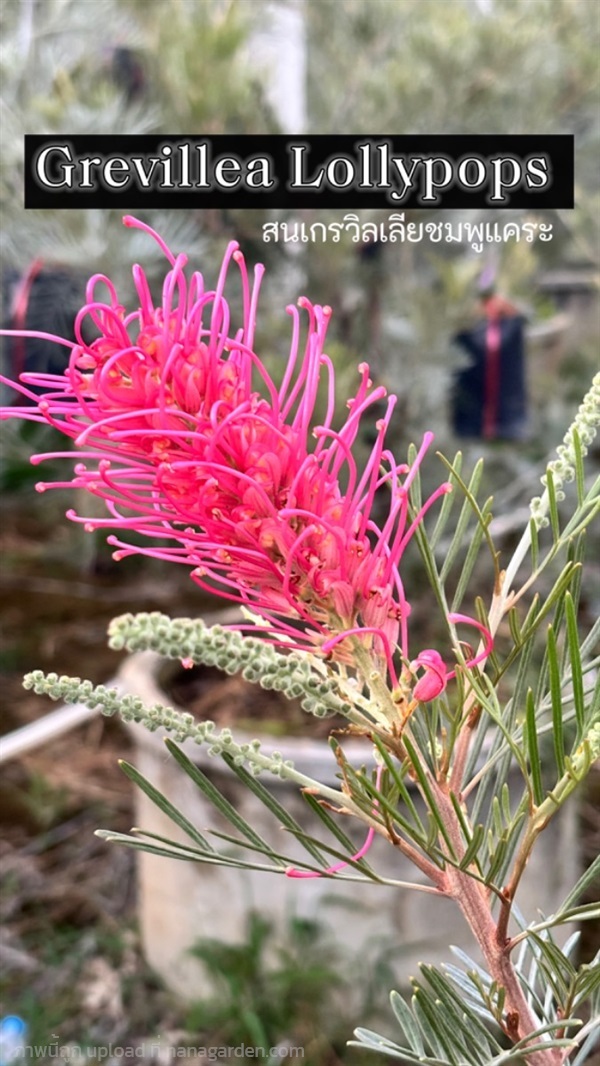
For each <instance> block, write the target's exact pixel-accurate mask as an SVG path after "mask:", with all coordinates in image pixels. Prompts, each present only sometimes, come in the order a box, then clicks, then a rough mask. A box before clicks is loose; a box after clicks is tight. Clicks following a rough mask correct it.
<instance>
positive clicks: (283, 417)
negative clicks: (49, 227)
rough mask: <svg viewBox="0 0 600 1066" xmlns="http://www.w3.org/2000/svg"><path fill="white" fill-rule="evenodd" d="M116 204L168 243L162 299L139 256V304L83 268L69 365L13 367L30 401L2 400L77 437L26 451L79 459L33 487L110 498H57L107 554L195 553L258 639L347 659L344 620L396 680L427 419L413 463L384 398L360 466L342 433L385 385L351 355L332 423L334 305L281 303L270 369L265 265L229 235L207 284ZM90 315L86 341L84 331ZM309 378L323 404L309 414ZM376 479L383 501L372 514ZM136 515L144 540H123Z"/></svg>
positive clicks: (205, 581)
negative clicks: (382, 508) (396, 444)
mask: <svg viewBox="0 0 600 1066" xmlns="http://www.w3.org/2000/svg"><path fill="white" fill-rule="evenodd" d="M124 221H125V224H126V225H128V226H135V227H137V228H139V229H142V230H144V231H146V232H147V233H149V234H150V235H151V236H152V237H153V238H154V239H155V240H156V241H157V242H158V243H159V245H160V247H161V248H162V250H163V252H164V254H165V256H166V258H167V260H168V263H169V270H168V271H167V274H166V277H165V280H164V284H163V290H162V301H161V303H160V304H159V305H158V306H155V304H154V302H153V300H152V297H151V294H150V288H149V285H148V281H147V278H146V276H145V274H144V272H143V270H142V269H141V267H139V266H137V265H136V266H134V268H133V279H134V283H135V287H136V291H137V295H138V300H139V306H138V307H137V308H136V309H135V310H133V311H126V310H125V308H124V307H123V306H122V305H121V303H120V301H119V299H118V296H117V292H116V290H115V287H114V285H113V284H112V282H111V281H110V280H109V279H108V278H107V277H104V276H103V275H94V276H93V277H92V278H91V279H90V281H89V283H88V287H87V293H86V299H87V302H86V304H85V306H84V307H83V308H82V309H81V311H80V312H79V314H78V316H77V318H76V321H75V336H76V342H75V343H71V342H69V341H66V340H64V339H62V338H60V337H51V338H50V339H53V340H55V341H56V342H57V343H59V344H63V345H66V346H67V347H69V348H70V349H71V352H70V357H69V361H68V365H67V366H66V368H65V371H64V373H63V374H43V373H39V374H34V373H29V374H23V375H22V376H21V379H20V383H18V384H15V383H11V382H8V383H9V384H13V386H14V387H15V388H16V389H18V390H19V391H20V393H21V394H23V395H24V396H25V397H26V398H27V401H28V405H27V406H22V407H18V406H11V407H9V408H6V409H5V410H4V411H3V412H2V417H18V418H22V419H30V420H34V421H41V422H47V423H50V424H51V425H53V426H55V427H56V428H57V429H59V430H60V431H61V432H62V433H63V434H65V436H67V437H69V438H71V439H72V441H73V442H74V448H73V450H69V451H65V452H53V453H47V454H45V455H38V456H34V457H33V459H32V462H36V463H37V462H40V461H42V460H43V459H47V458H55V457H57V456H61V457H65V458H75V460H76V462H75V466H74V476H73V477H72V478H71V479H70V480H68V481H66V482H57V483H54V484H53V485H47V484H44V483H42V484H40V485H38V488H39V490H40V491H43V490H44V489H46V488H49V487H59V486H60V487H65V486H69V487H72V488H78V489H85V490H87V491H88V492H89V493H90V494H92V495H93V496H96V497H98V498H100V499H102V500H104V501H105V503H106V506H107V510H108V515H107V517H105V518H96V517H94V518H93V519H90V518H85V517H82V516H80V515H78V514H76V513H75V512H74V511H69V512H68V515H69V517H70V518H72V519H73V520H74V521H77V522H82V523H84V525H85V528H86V529H88V530H93V529H96V528H102V529H108V530H110V531H111V535H110V536H109V541H110V542H111V543H112V544H113V545H114V546H115V547H116V549H117V551H116V552H115V555H116V557H117V558H123V557H124V556H126V555H129V554H133V553H137V554H145V555H149V556H153V557H156V558H160V559H165V560H170V561H174V562H178V563H181V564H183V565H185V566H187V567H190V569H191V576H192V577H193V579H194V581H196V582H197V584H198V585H199V586H201V587H202V588H206V589H209V590H210V591H212V592H214V591H218V592H219V594H220V595H221V596H225V597H226V598H228V599H230V600H234V601H236V602H240V603H243V604H245V605H247V607H249V608H250V609H252V610H253V611H254V612H256V613H257V614H258V615H259V616H260V619H261V620H262V621H259V622H257V624H258V625H263V628H264V630H265V633H266V634H267V635H268V637H269V639H280V640H283V641H286V642H288V643H289V644H290V645H291V646H296V647H309V648H311V650H314V649H315V646H317V647H321V649H322V650H323V651H324V652H325V653H327V652H330V653H332V654H333V655H334V656H336V657H337V658H341V659H343V658H344V657H345V656H348V654H349V651H350V645H349V644H348V641H349V639H350V638H355V639H356V640H358V641H360V642H362V643H363V644H366V645H367V646H368V647H369V648H370V650H371V651H372V652H373V654H374V655H375V656H376V657H377V658H380V659H381V662H382V666H384V667H387V668H388V669H389V670H390V673H391V676H392V679H393V680H395V674H394V664H393V657H394V654H395V650H396V648H397V646H399V647H400V651H401V653H402V656H403V657H404V661H405V662H407V661H408V629H407V621H408V615H409V605H408V603H407V601H406V597H405V594H404V589H403V585H402V580H401V576H400V571H399V563H400V559H401V557H402V554H403V552H404V550H405V547H406V545H407V543H408V541H409V540H410V538H411V537H412V535H413V533H414V531H415V529H416V528H417V526H418V524H419V522H420V521H421V520H422V518H423V515H424V514H425V512H426V511H427V509H428V508H429V507H430V506H431V504H432V503H433V502H434V500H436V499H437V498H438V497H439V496H440V495H442V494H443V493H445V492H446V491H448V490H449V486H448V485H447V484H443V485H441V486H440V487H439V488H438V489H437V490H436V491H435V492H434V493H433V495H432V496H431V497H430V498H429V499H428V500H427V501H426V503H425V504H424V506H423V507H422V508H421V510H420V511H419V513H418V515H417V516H416V517H413V518H412V520H411V519H410V517H409V500H408V490H409V488H410V485H411V482H412V481H413V479H414V477H415V475H416V473H417V470H418V467H419V465H420V463H421V462H422V459H423V456H424V454H425V452H426V450H427V448H428V447H429V444H430V442H431V439H432V435H431V434H426V435H425V438H424V440H423V443H422V446H421V448H420V450H419V452H418V454H417V457H416V460H415V462H414V463H413V465H412V466H411V467H410V468H409V467H407V466H406V465H400V464H398V463H396V461H395V459H394V458H393V456H392V455H391V453H390V451H389V450H388V449H386V446H385V437H386V432H387V430H388V426H389V423H390V419H391V417H392V411H393V408H394V404H395V397H394V396H390V397H387V402H386V409H385V413H384V414H383V417H381V418H380V420H379V421H378V422H377V432H376V438H375V442H374V444H373V446H372V450H371V452H370V455H369V456H368V459H367V460H366V462H365V464H364V466H363V468H362V469H360V470H359V469H358V467H357V462H356V459H355V455H354V452H353V446H354V444H355V441H356V438H357V435H358V434H359V430H360V427H361V420H362V419H363V418H364V416H365V415H366V414H367V412H369V410H370V409H371V408H373V406H374V405H375V404H377V403H380V402H381V401H383V400H384V398H386V390H385V389H384V388H383V387H381V386H377V387H374V386H373V384H372V383H371V381H370V379H369V370H368V367H367V366H366V364H362V365H361V366H360V367H359V375H360V378H359V383H358V388H357V391H356V394H355V396H354V397H353V398H352V399H351V400H349V401H348V408H349V411H348V414H347V417H346V419H345V421H344V424H343V425H342V426H341V428H338V429H336V428H334V410H335V382H334V372H333V367H332V364H331V361H330V359H329V358H328V356H327V355H326V354H325V353H324V343H325V336H326V331H327V326H328V322H329V319H330V316H331V310H330V308H328V307H321V306H318V305H313V304H312V303H310V302H309V301H308V300H307V299H304V298H303V299H301V300H299V302H298V306H297V307H288V308H287V312H288V314H289V315H290V317H291V321H292V330H291V332H292V340H291V346H290V351H289V356H288V360H287V365H286V368H285V371H284V374H283V379H282V382H281V384H280V385H279V386H276V385H275V383H274V382H273V380H272V378H271V376H270V375H269V373H268V372H267V370H266V368H265V366H264V364H263V362H262V361H261V359H260V358H259V357H258V355H257V354H256V351H255V346H254V333H255V324H256V315H257V303H258V294H259V288H260V283H261V279H262V275H263V267H262V266H257V267H255V269H254V276H253V278H252V279H251V278H250V277H249V275H248V270H247V267H246V263H245V260H244V257H243V255H242V253H241V252H240V250H239V247H238V245H237V244H236V243H235V242H232V243H231V244H230V245H229V246H228V248H227V250H226V252H225V256H224V259H223V263H222V266H221V269H220V273H219V276H218V280H217V284H216V286H215V288H214V290H213V289H207V288H206V287H205V284H204V280H203V278H202V275H201V274H199V273H192V274H191V276H190V277H187V276H186V273H185V267H186V264H187V260H186V257H185V256H184V255H178V256H174V255H173V254H172V253H171V251H170V250H169V249H168V248H167V246H166V245H165V244H164V242H163V241H162V240H161V238H160V237H159V236H158V235H157V234H156V233H154V231H153V230H151V229H150V227H148V226H147V225H145V224H144V223H142V222H138V221H136V220H134V219H132V218H129V217H127V218H125V220H124ZM232 269H233V270H236V271H237V272H238V274H239V278H240V280H241V288H242V313H241V318H240V321H239V322H237V323H234V321H233V316H232V313H231V311H230V306H229V303H228V301H227V299H226V298H225V295H224V293H225V288H226V281H227V277H228V273H229V272H230V271H231V270H232ZM99 290H103V294H102V295H101V294H100V291H99ZM302 319H304V322H305V326H304V340H303V341H301V335H302V333H303V330H302ZM90 326H91V327H93V329H94V332H95V333H96V334H97V336H96V337H95V339H94V340H91V341H90V340H89V339H86V335H84V332H85V334H87V333H88V332H89V327H90ZM22 335H25V336H45V337H46V336H48V335H45V334H39V333H35V334H33V333H25V334H22ZM34 389H35V390H36V391H33V390H34ZM320 390H324V392H325V395H326V397H327V410H326V414H325V417H324V420H323V422H322V424H320V425H316V426H315V425H314V412H315V405H316V402H317V398H318V395H319V393H320ZM342 485H343V486H344V487H342ZM380 489H384V492H385V495H386V498H387V511H386V514H385V517H384V519H383V520H382V521H380V522H379V523H378V522H376V521H375V518H374V516H373V504H374V500H375V496H376V494H377V493H378V492H379V490H380ZM134 530H135V531H136V533H138V534H139V533H141V534H143V535H144V536H145V537H147V538H149V539H150V540H151V541H152V543H151V544H150V545H149V546H147V547H139V546H138V545H133V544H131V542H130V541H129V540H128V533H129V532H130V531H134ZM422 662H423V665H425V663H424V661H422Z"/></svg>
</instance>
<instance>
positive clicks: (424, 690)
mask: <svg viewBox="0 0 600 1066" xmlns="http://www.w3.org/2000/svg"><path fill="white" fill-rule="evenodd" d="M448 621H449V622H453V623H455V624H456V623H458V622H464V623H465V624H466V625H469V626H474V628H475V629H478V630H479V632H480V633H481V636H482V639H483V648H482V650H481V651H480V652H479V653H478V654H477V655H476V656H475V657H474V658H471V659H469V660H468V661H467V662H466V663H465V669H470V668H471V667H472V666H477V664H478V663H481V662H485V660H486V659H487V657H488V655H489V654H490V652H491V650H492V647H493V644H494V642H493V640H492V635H491V633H490V631H489V629H486V627H485V626H483V625H482V624H481V622H476V621H475V619H474V618H469V617H468V615H465V614H449V615H448ZM410 668H411V670H412V671H413V672H415V671H417V670H418V669H419V668H422V669H423V675H422V677H420V678H419V680H418V681H417V683H416V685H415V687H414V688H413V690H412V695H413V698H414V699H415V700H420V701H421V702H422V703H428V702H429V701H430V700H433V699H435V698H436V696H440V695H441V693H442V692H443V691H444V689H445V688H446V685H447V684H448V682H449V681H450V680H451V679H452V678H453V677H456V670H448V669H447V668H446V664H445V663H444V660H443V659H442V657H441V655H440V653H439V652H438V651H435V650H434V649H433V648H426V649H424V650H423V651H422V652H420V653H419V655H417V658H416V659H414V660H413V662H412V663H411V664H410Z"/></svg>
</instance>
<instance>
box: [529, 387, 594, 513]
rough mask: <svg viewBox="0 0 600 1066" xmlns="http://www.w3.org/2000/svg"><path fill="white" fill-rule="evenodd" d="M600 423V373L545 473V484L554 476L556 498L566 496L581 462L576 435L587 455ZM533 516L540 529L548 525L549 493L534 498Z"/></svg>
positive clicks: (581, 450)
mask: <svg viewBox="0 0 600 1066" xmlns="http://www.w3.org/2000/svg"><path fill="white" fill-rule="evenodd" d="M598 426H600V374H596V375H595V377H594V378H593V380H592V385H591V388H590V389H589V392H587V393H586V395H585V396H584V398H583V401H582V403H581V405H580V407H579V410H578V412H577V414H576V416H575V419H574V421H573V423H572V424H571V425H570V426H569V428H568V430H567V432H566V433H565V436H564V438H563V443H562V444H561V445H559V447H558V448H557V449H556V454H557V455H558V458H557V459H554V460H552V462H550V463H548V468H547V472H546V474H544V476H543V477H542V484H543V485H545V486H547V485H548V474H550V475H551V476H552V481H553V484H554V489H555V494H556V499H557V500H558V501H559V502H561V501H562V500H564V498H565V493H564V489H563V485H565V484H567V483H568V482H570V481H573V480H574V479H575V476H576V475H575V472H576V466H577V447H576V439H577V441H578V442H579V447H580V452H581V456H582V458H583V456H585V455H587V452H588V449H589V447H590V445H591V444H592V442H593V440H594V438H595V436H596V433H597V430H598ZM530 506H531V516H532V518H533V520H534V522H535V524H536V527H537V528H538V529H541V528H542V527H543V526H547V525H548V518H547V517H546V512H547V509H548V497H547V493H545V494H544V496H536V497H534V499H533V500H532V501H531V505H530Z"/></svg>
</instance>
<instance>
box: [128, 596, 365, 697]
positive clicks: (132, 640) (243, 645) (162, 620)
mask: <svg viewBox="0 0 600 1066" xmlns="http://www.w3.org/2000/svg"><path fill="white" fill-rule="evenodd" d="M109 638H110V641H109V642H110V646H111V647H112V648H115V649H116V650H121V649H123V648H127V650H128V651H146V650H150V651H154V652H158V654H160V655H165V656H166V657H167V658H169V659H182V660H191V661H192V662H194V663H201V664H202V665H203V666H216V667H217V668H218V669H219V670H224V671H225V672H226V673H228V674H237V673H241V674H242V677H243V678H244V679H245V680H246V681H251V682H254V683H257V684H259V685H261V686H262V688H265V689H274V690H275V691H277V692H281V694H282V695H283V696H286V697H287V699H290V700H291V699H300V700H301V705H302V707H303V709H304V710H305V711H308V712H309V713H310V714H314V715H316V716H317V717H327V716H329V715H332V714H341V715H344V716H345V717H348V716H349V715H350V714H351V713H352V710H353V708H352V705H351V704H350V703H349V702H348V701H347V700H345V699H343V698H342V697H341V696H340V694H339V690H338V686H337V682H336V679H335V677H327V676H325V675H323V674H320V673H317V672H316V670H315V669H314V668H313V667H312V665H311V662H310V660H309V656H308V655H307V654H306V653H301V652H290V653H289V654H287V655H283V654H282V653H281V652H278V651H276V650H275V648H274V647H273V645H271V644H266V643H265V642H264V641H262V640H257V639H256V638H254V637H243V636H242V635H241V634H240V633H239V632H237V631H236V630H229V629H225V628H224V627H223V626H218V625H216V626H207V625H206V624H205V623H204V622H202V621H201V620H200V619H190V618H172V619H171V618H169V617H168V616H167V615H164V614H161V613H160V612H158V611H153V612H151V613H146V614H137V615H133V614H125V615H121V617H120V618H115V619H114V621H113V622H111V625H110V628H109Z"/></svg>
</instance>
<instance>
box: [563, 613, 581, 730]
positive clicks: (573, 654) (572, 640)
mask: <svg viewBox="0 0 600 1066" xmlns="http://www.w3.org/2000/svg"><path fill="white" fill-rule="evenodd" d="M565 617H566V621H567V642H568V647H569V659H570V666H571V688H572V691H573V706H574V709H575V719H576V721H577V740H576V743H577V744H580V743H581V741H582V739H583V735H584V730H585V696H584V686H583V672H582V667H581V655H580V651H579V632H578V629H577V618H576V614H575V605H574V603H573V600H572V598H571V596H570V595H569V593H567V594H566V596H565Z"/></svg>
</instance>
